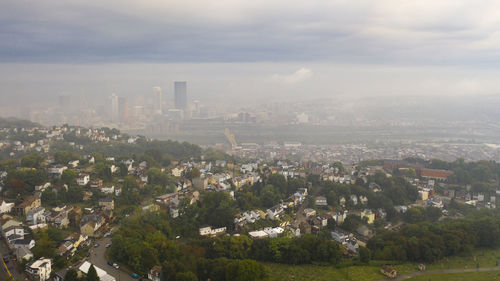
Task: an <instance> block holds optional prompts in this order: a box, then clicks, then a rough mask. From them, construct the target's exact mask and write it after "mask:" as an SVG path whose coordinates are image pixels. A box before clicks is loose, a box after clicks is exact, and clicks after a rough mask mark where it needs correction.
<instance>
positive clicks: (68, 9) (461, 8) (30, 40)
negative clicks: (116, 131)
mask: <svg viewBox="0 0 500 281" xmlns="http://www.w3.org/2000/svg"><path fill="white" fill-rule="evenodd" d="M499 47H500V2H498V1H488V0H482V1H465V0H449V1H429V0H422V1H400V0H378V1H373V0H366V1H363V0H361V1H352V0H337V1H335V0H334V1H332V0H328V1H327V0H311V1H290V0H288V1H284V0H274V1H265V0H252V1H248V0H218V1H199V0H198V1H195V0H183V1H169V0H142V1H135V0H134V1H129V0H108V1H97V0H87V1H59V0H57V1H56V0H45V1H26V0H16V1H3V2H2V4H1V9H0V50H2V51H1V52H0V59H1V60H2V61H9V62H51V63H53V62H87V63H88V62H99V63H101V62H256V61H276V62H282V61H325V60H326V61H332V62H344V63H346V62H349V63H353V62H355V63H410V64H415V63H418V64H461V63H467V64H487V63H497V62H498V60H499V52H500V49H499Z"/></svg>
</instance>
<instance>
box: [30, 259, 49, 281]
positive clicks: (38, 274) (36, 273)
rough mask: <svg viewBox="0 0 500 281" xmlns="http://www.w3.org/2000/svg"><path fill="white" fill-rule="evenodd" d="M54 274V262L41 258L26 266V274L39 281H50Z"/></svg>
mask: <svg viewBox="0 0 500 281" xmlns="http://www.w3.org/2000/svg"><path fill="white" fill-rule="evenodd" d="M51 272H52V261H51V260H50V259H46V258H40V259H38V260H36V261H33V262H31V263H29V264H27V265H26V273H27V274H28V275H29V276H30V277H31V278H33V279H34V280H37V281H45V280H49V278H50V273H51Z"/></svg>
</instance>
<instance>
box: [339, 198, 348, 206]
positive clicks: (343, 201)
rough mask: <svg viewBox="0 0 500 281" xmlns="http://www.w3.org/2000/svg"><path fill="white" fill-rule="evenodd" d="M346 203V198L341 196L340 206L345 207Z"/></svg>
mask: <svg viewBox="0 0 500 281" xmlns="http://www.w3.org/2000/svg"><path fill="white" fill-rule="evenodd" d="M345 202H346V200H345V197H344V196H340V197H339V204H340V206H342V207H345Z"/></svg>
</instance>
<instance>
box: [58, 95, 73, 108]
mask: <svg viewBox="0 0 500 281" xmlns="http://www.w3.org/2000/svg"><path fill="white" fill-rule="evenodd" d="M58 99H59V108H60V109H63V110H68V108H69V107H70V105H71V100H70V97H69V96H67V95H59V96H58Z"/></svg>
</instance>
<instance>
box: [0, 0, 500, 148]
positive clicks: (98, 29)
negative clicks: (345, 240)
mask: <svg viewBox="0 0 500 281" xmlns="http://www.w3.org/2000/svg"><path fill="white" fill-rule="evenodd" d="M497 6H499V4H498V3H496V2H495V1H481V3H476V2H474V1H443V2H439V3H435V1H419V2H415V3H408V2H401V1H390V0H388V1H377V3H373V2H372V1H356V2H355V3H354V2H352V1H308V2H307V3H302V2H299V1H297V2H290V1H251V2H249V1H217V2H213V3H210V2H199V1H182V2H178V1H141V2H136V1H107V2H106V3H101V2H100V1H85V2H59V1H52V0H50V1H44V2H43V3H42V2H35V3H32V2H28V1H11V2H7V3H4V4H3V9H1V11H0V49H1V50H2V52H0V61H1V62H2V63H1V64H0V93H1V95H0V109H1V113H0V115H2V116H16V117H20V118H25V119H31V120H32V121H35V122H39V123H42V124H45V125H49V124H62V123H69V124H73V125H84V126H109V127H118V128H120V129H124V130H130V131H131V132H137V133H142V134H146V135H151V136H157V137H162V138H175V139H187V140H190V141H194V142H200V140H194V139H192V138H185V136H184V137H183V135H186V133H193V131H196V130H197V129H194V128H193V127H190V126H189V124H190V123H192V122H191V121H189V120H192V119H204V120H223V121H221V122H222V123H221V127H224V126H223V125H224V124H225V123H228V122H229V123H231V122H232V121H235V122H236V123H238V122H239V123H256V124H260V125H265V126H272V125H280V124H298V123H300V124H302V125H306V126H309V125H311V126H315V125H335V126H349V127H363V126H364V125H367V124H371V125H374V124H376V125H377V126H380V128H384V129H387V128H388V127H387V126H394V125H396V126H400V125H404V126H413V125H416V124H418V126H426V125H433V126H434V125H444V126H445V127H448V126H450V124H452V123H453V122H458V123H453V125H452V126H457V128H459V129H463V128H469V129H472V130H474V129H476V128H480V129H486V131H487V133H486V135H488V137H493V138H494V137H495V136H496V134H497V133H498V132H497V130H498V129H497V124H498V122H499V121H500V119H499V116H498V114H497V113H496V110H495V109H496V108H497V105H498V104H500V99H499V95H498V94H499V93H500V85H499V84H498V83H497V77H498V76H499V74H500V71H499V70H498V68H497V67H496V65H497V64H498V62H499V59H500V54H499V52H498V47H499V44H500V42H499V39H498V38H499V37H498V31H497V30H499V27H500V22H499V20H498V18H500V17H499V13H500V12H499V11H500V9H497V8H496V7H497ZM174 81H186V82H187V92H186V105H185V108H177V107H176V106H175V93H174ZM153 87H160V88H161V99H160V100H161V103H162V106H161V107H162V110H160V111H157V112H156V113H154V112H152V110H153V107H154V103H157V102H155V100H154V98H153V95H154V93H153V90H152V89H153ZM113 93H115V95H116V96H117V97H118V98H121V103H120V104H121V106H122V107H124V108H122V109H120V110H121V111H120V112H121V113H123V114H124V115H123V114H122V115H123V116H121V117H120V118H118V117H117V116H115V117H116V118H114V119H113V118H112V116H111V115H112V113H111V111H112V105H111V101H110V97H111V95H112V94H113ZM63 107H64V108H65V110H61V109H62V108H63ZM277 108H281V109H277ZM284 108H287V109H289V110H288V111H290V112H285V111H286V110H284ZM179 109H180V110H182V114H181V115H182V116H180V115H179V112H177V111H176V110H179ZM169 110H170V111H169ZM242 113H245V114H248V116H251V117H252V118H250V119H249V120H250V121H249V120H246V119H245V120H241V118H239V119H238V114H240V117H241V114H242ZM116 114H119V113H118V111H117V112H116ZM301 114H303V115H301ZM139 115H140V116H139ZM146 115H147V116H146ZM153 115H155V116H156V117H155V116H153ZM298 116H302V119H301V120H298ZM160 117H161V118H160ZM305 117H307V118H305ZM160 119H161V120H160ZM299 119H300V118H299ZM450 122H451V123H450ZM464 122H465V123H464ZM467 122H468V123H467ZM471 122H472V123H471ZM474 122H475V123H474ZM153 123H154V124H156V125H158V124H163V125H161V126H163V128H162V129H154V130H153V129H151V128H150V127H151V125H152V124H153ZM208 123H210V122H208ZM233 123H234V122H233ZM444 123H446V124H444ZM172 124H173V125H172ZM483 125H486V126H487V128H482V127H483ZM199 126H201V125H199ZM165 127H169V128H170V129H165ZM209 127H210V125H208V124H207V125H206V126H205V128H209ZM257 127H259V126H257ZM237 129H238V128H236V130H237ZM258 129H259V128H257V130H258ZM214 130H215V129H214ZM216 130H218V131H217V133H215V134H218V135H219V136H220V138H221V139H222V140H223V139H224V136H223V134H222V133H221V132H220V130H219V129H216ZM291 130H292V131H293V129H291ZM323 130H329V129H327V128H323ZM391 130H392V129H391ZM188 131H189V132H188ZM212 131H213V130H212ZM392 132H393V133H394V135H395V137H396V138H399V137H397V135H398V134H399V135H400V134H403V135H405V133H401V132H400V131H399V129H396V130H392ZM484 134H485V133H484V132H480V133H479V135H484ZM288 137H291V138H293V136H285V137H283V138H279V137H277V138H276V141H282V140H284V139H287V138H288ZM431 137H454V136H448V135H446V134H444V135H443V136H440V135H438V134H435V133H433V134H431ZM460 137H461V136H460ZM242 138H243V140H247V139H246V137H245V136H242ZM409 138H410V139H412V138H413V137H409ZM221 139H218V141H220V140H221ZM303 139H304V138H302V139H300V138H299V139H298V140H296V141H303ZM270 140H272V138H271V139H262V140H260V139H248V141H259V142H260V143H263V142H266V141H270ZM319 142H325V143H328V142H331V140H321V141H319Z"/></svg>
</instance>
